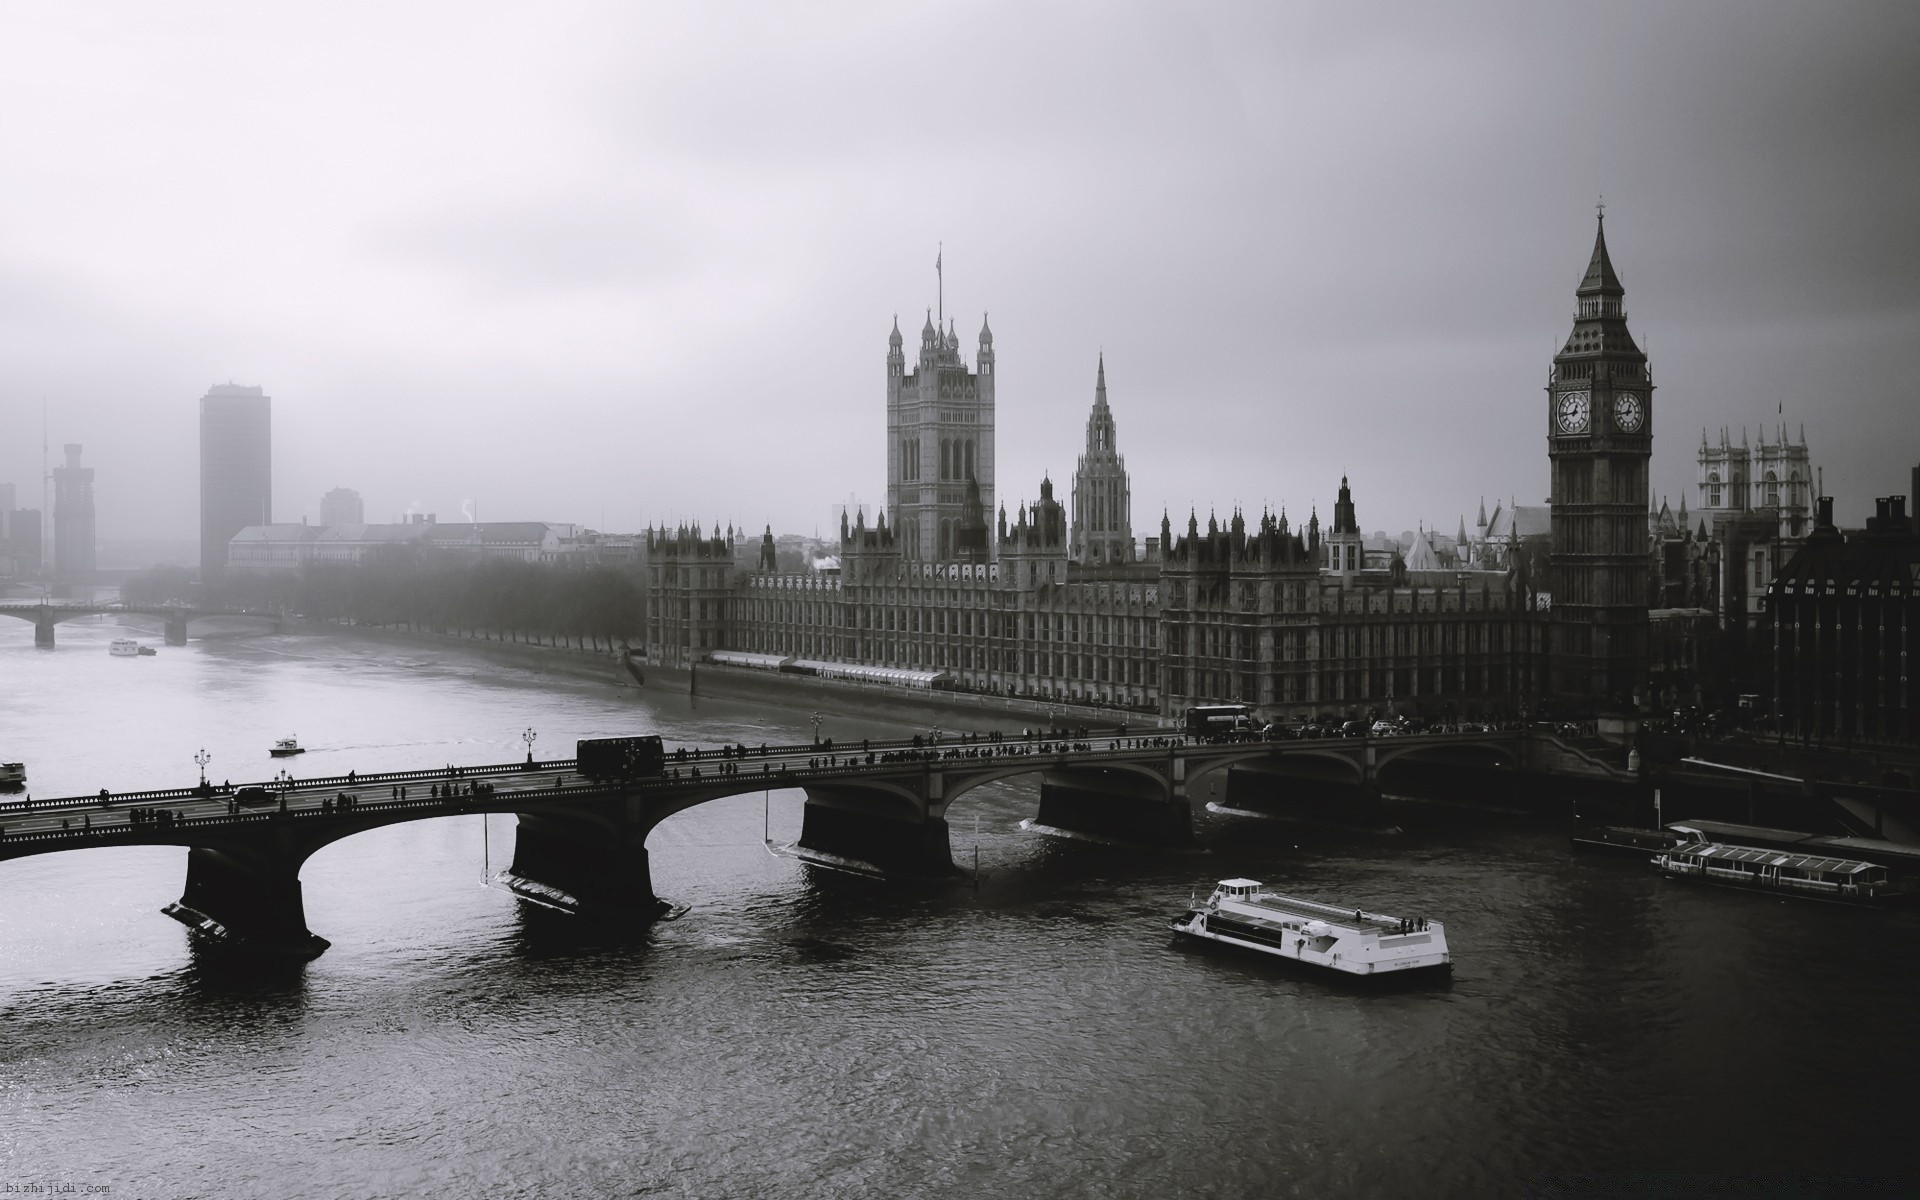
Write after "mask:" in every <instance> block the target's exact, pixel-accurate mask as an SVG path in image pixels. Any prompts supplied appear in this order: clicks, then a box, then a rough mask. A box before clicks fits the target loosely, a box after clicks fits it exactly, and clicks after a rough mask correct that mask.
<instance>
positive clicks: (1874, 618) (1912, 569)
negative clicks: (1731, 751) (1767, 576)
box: [1765, 496, 1920, 745]
mask: <svg viewBox="0 0 1920 1200" xmlns="http://www.w3.org/2000/svg"><path fill="white" fill-rule="evenodd" d="M1906 502H1907V497H1905V496H1884V497H1881V498H1880V499H1879V500H1878V501H1876V502H1875V513H1874V516H1873V517H1872V518H1871V519H1870V520H1868V522H1867V527H1866V529H1865V530H1863V531H1861V532H1859V533H1854V534H1846V535H1843V534H1842V533H1841V532H1840V531H1839V530H1838V529H1836V528H1835V527H1834V524H1833V501H1832V500H1831V499H1827V498H1824V497H1823V498H1821V499H1820V501H1819V503H1818V507H1817V510H1816V515H1815V519H1814V524H1813V528H1812V530H1811V531H1810V532H1809V533H1808V534H1807V536H1806V538H1805V539H1804V540H1803V541H1802V542H1801V543H1800V547H1799V550H1798V552H1797V553H1795V554H1794V556H1793V558H1792V560H1791V561H1789V562H1788V563H1787V564H1786V566H1785V567H1784V568H1783V569H1782V570H1781V571H1780V573H1779V575H1778V576H1777V577H1776V578H1775V579H1773V580H1772V582H1771V583H1770V584H1769V585H1768V600H1769V604H1770V607H1771V609H1772V612H1771V618H1772V619H1771V620H1770V621H1769V622H1768V625H1767V628H1766V630H1765V636H1766V638H1767V640H1768V641H1769V642H1770V643H1771V645H1770V649H1771V652H1772V668H1773V678H1772V692H1773V712H1774V715H1775V717H1776V719H1777V720H1778V721H1779V722H1780V724H1781V727H1782V730H1783V732H1784V733H1785V734H1786V735H1787V736H1789V737H1797V738H1801V739H1805V740H1808V741H1820V742H1842V743H1846V742H1861V741H1866V742H1872V741H1887V742H1897V743H1903V744H1906V745H1913V744H1915V743H1920V678H1916V676H1917V675H1920V673H1916V672H1914V671H1913V670H1912V669H1911V668H1910V666H1909V663H1910V662H1911V651H1910V647H1911V645H1912V641H1913V636H1914V631H1915V630H1920V523H1916V520H1915V518H1914V517H1912V516H1910V515H1909V514H1908V513H1907V509H1906Z"/></svg>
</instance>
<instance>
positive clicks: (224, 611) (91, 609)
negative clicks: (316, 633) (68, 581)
mask: <svg viewBox="0 0 1920 1200" xmlns="http://www.w3.org/2000/svg"><path fill="white" fill-rule="evenodd" d="M101 614H108V615H112V616H125V615H140V616H148V617H163V618H165V619H166V622H167V645H169V646H184V645H186V644H187V623H188V622H189V621H196V620H199V619H200V618H201V617H253V618H256V619H259V620H266V621H272V622H273V624H274V628H276V629H277V628H279V626H280V614H279V613H275V612H260V611H255V610H253V609H245V608H202V607H199V606H196V605H191V604H89V603H84V602H72V601H65V600H42V601H34V602H31V603H25V604H23V603H20V602H18V601H13V602H4V601H0V615H4V616H9V617H18V618H20V619H21V620H22V621H32V622H33V644H34V645H36V646H43V647H46V648H48V649H51V648H52V646H53V627H54V626H55V625H58V624H59V623H60V622H62V621H71V620H73V619H74V618H75V617H91V616H99V615H101Z"/></svg>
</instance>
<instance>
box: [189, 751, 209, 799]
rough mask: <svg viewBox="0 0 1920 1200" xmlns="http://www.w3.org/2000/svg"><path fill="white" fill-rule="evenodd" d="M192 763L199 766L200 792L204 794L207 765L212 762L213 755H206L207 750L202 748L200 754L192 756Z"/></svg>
mask: <svg viewBox="0 0 1920 1200" xmlns="http://www.w3.org/2000/svg"><path fill="white" fill-rule="evenodd" d="M193 761H194V762H196V763H198V764H200V790H201V791H203V792H204V791H206V790H207V764H208V763H210V762H212V761H213V755H211V754H208V753H207V748H206V747H205V746H202V747H200V753H198V754H196V755H194V756H193Z"/></svg>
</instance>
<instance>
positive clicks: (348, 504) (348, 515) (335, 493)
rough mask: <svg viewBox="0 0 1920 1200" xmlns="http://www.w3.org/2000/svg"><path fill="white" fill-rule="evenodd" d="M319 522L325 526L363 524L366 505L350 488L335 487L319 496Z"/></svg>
mask: <svg viewBox="0 0 1920 1200" xmlns="http://www.w3.org/2000/svg"><path fill="white" fill-rule="evenodd" d="M320 523H321V524H322V525H327V526H340V525H365V524H366V523H367V506H366V505H365V504H362V503H361V502H360V493H359V492H356V491H354V490H353V489H352V488H339V487H337V488H335V489H333V490H332V491H330V492H328V493H327V494H326V495H324V496H322V497H320Z"/></svg>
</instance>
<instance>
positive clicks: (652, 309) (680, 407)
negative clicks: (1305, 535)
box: [0, 0, 1920, 538]
mask: <svg viewBox="0 0 1920 1200" xmlns="http://www.w3.org/2000/svg"><path fill="white" fill-rule="evenodd" d="M1602 193H1604V194H1605V197H1606V204H1607V230H1608V242H1609V245H1610V247H1611V249H1612V253H1613V261H1614V263H1615V265H1616V267H1617V268H1618V270H1619V273H1620V276H1621V279H1622V281H1623V282H1624V283H1625V285H1626V289H1627V306H1628V311H1629V314H1630V324H1631V327H1632V329H1633V331H1634V332H1635V334H1636V335H1637V336H1639V337H1640V338H1641V339H1642V340H1643V342H1645V341H1648V340H1650V341H1651V346H1650V352H1651V356H1652V366H1653V372H1654V382H1655V384H1656V385H1657V387H1658V391H1657V392H1656V394H1655V398H1654V404H1653V410H1654V417H1653V423H1654V429H1655V431H1656V438H1655V442H1654V464H1653V479H1654V489H1655V491H1656V492H1657V493H1665V494H1667V495H1669V496H1670V497H1671V498H1672V500H1673V501H1674V502H1675V503H1676V505H1677V503H1678V501H1679V500H1680V498H1681V496H1682V495H1683V494H1685V495H1686V496H1687V497H1688V500H1689V504H1692V503H1694V502H1695V498H1696V493H1695V491H1694V487H1693V484H1694V478H1695V467H1694V454H1695V450H1696V448H1697V447H1698V444H1699V440H1700V430H1701V427H1702V426H1703V425H1704V426H1710V427H1712V428H1713V429H1714V430H1716V436H1717V430H1718V428H1719V427H1720V426H1722V425H1732V426H1735V427H1736V428H1737V427H1739V426H1742V425H1745V426H1748V427H1749V428H1752V429H1755V430H1757V429H1758V428H1759V427H1760V426H1762V425H1769V426H1771V425H1772V424H1773V423H1775V422H1777V421H1779V420H1782V419H1784V420H1785V421H1786V422H1788V423H1789V424H1790V425H1791V426H1792V427H1793V428H1794V429H1795V430H1796V431H1797V430H1798V428H1799V426H1800V424H1801V423H1802V422H1804V423H1805V426H1806V432H1807V438H1808V440H1809V442H1810V443H1811V445H1812V451H1813V456H1814V461H1815V462H1816V464H1818V465H1820V466H1822V467H1823V468H1824V469H1825V474H1826V485H1827V490H1828V491H1829V492H1831V493H1833V494H1835V495H1836V496H1837V497H1838V498H1839V510H1840V514H1841V516H1842V518H1843V519H1850V520H1857V519H1858V518H1859V516H1860V515H1862V514H1863V513H1864V512H1866V511H1868V510H1869V509H1870V507H1871V498H1872V497H1873V496H1874V495H1876V494H1886V493H1890V492H1905V491H1907V490H1908V476H1907V472H1908V471H1909V469H1910V468H1912V467H1913V466H1914V465H1915V463H1916V462H1920V384H1916V382H1915V380H1916V378H1920V376H1916V374H1915V373H1914V371H1913V368H1912V360H1913V358H1914V355H1915V352H1916V349H1920V338H1917V337H1916V334H1920V218H1917V217H1916V215H1915V214H1916V212H1920V5H1914V4H1912V3H1910V2H1902V3H1893V4H1886V5H1867V4H1804V5H1799V6H1787V5H1768V4H1761V3H1756V2H1753V0H1742V2H1740V3H1731V4H1719V5H1716V4H1708V3H1697V2H1690V3H1686V4H1678V5H1674V4H1654V5H1645V6H1628V5H1621V4H1617V3H1611V2H1609V3H1606V4H1599V5H1596V4H1591V3H1588V4H1579V5H1564V6H1555V5H1544V4H1536V3H1525V4H1513V5H1493V6H1486V5H1482V6H1471V7H1469V6H1453V7H1446V8H1442V7H1439V6H1427V5H1405V4H1392V5H1369V4H1359V5H1349V4H1323V5H1299V4H1274V3H1256V4H1247V5H1229V4H1214V3H1208V4H1191V5H1183V4H1153V5H1147V4H1140V5H1121V4H1111V3H1088V4H1083V5H1070V4H1040V3H1033V2H1032V0H1022V2H1020V3H1012V4H1004V5H995V4H946V5H920V4H911V3H908V4H903V3H899V2H898V0H893V2H890V3H872V4H845V5H826V4H817V3H810V4H804V5H782V4H772V3H768V4H759V5H753V6H730V5H723V4H715V3H712V2H710V0H703V2H701V3H694V4H685V5H665V4H638V3H609V4H562V3H554V2H552V0H543V2H542V3H539V4H531V3H528V4H520V5H501V4H489V3H477V2H475V0H462V2H460V3H447V4H440V5H432V4H405V5H394V4H387V3H379V4H351V3H338V2H333V3H327V4H324V5H322V4H315V5H303V6H295V5H288V4H272V5H259V4H251V3H248V4H233V5H207V4H186V3H181V4H167V5H151V4H125V5H114V4H87V5H47V4H41V5H31V6H29V5H16V4H6V5H5V6H3V7H0V481H6V480H12V481H14V482H16V483H18V484H19V485H20V490H21V492H22V493H23V495H22V500H21V503H22V504H23V505H25V504H27V503H29V495H30V494H35V493H37V479H38V476H39V461H40V411H41V403H42V401H43V399H44V401H45V403H46V405H47V409H48V413H49V422H50V436H51V440H52V442H53V444H54V455H55V457H56V458H57V457H58V455H59V445H60V443H63V442H68V441H76V442H81V443H84V444H85V447H86V461H87V463H88V464H89V465H92V466H94V467H96V468H97V469H98V472H99V475H98V484H97V495H98V507H99V518H98V521H99V533H100V536H101V537H102V538H127V537H178V538H193V537H195V536H197V512H198V474H197V472H198V465H197V464H198V449H197V434H196V421H197V416H196V414H197V403H196V402H197V400H198V398H199V396H200V395H201V394H202V393H204V392H205V391H206V389H207V386H208V385H209V384H212V383H215V382H227V381H233V382H237V383H248V384H260V385H262V386H264V387H265V388H266V390H267V391H268V393H269V394H270V395H271V396H272V397H273V414H274V509H275V515H276V517H278V518H280V519H283V520H288V519H291V520H298V519H299V518H300V517H301V515H302V514H306V515H307V516H309V517H310V518H317V514H318V507H319V498H320V495H321V493H322V492H324V491H325V490H327V489H328V488H330V487H333V486H336V485H343V486H348V487H353V488H356V489H358V490H359V491H360V492H361V493H362V494H363V495H364V496H365V498H366V501H367V510H368V517H369V519H373V520H384V519H389V518H390V517H391V516H392V515H393V514H395V513H398V512H400V511H402V510H405V509H406V508H407V507H408V506H409V505H410V504H412V503H414V502H418V503H419V504H420V505H421V506H423V507H424V508H426V509H428V510H432V511H436V512H438V513H439V514H440V516H441V518H442V519H449V518H453V519H457V514H458V513H459V511H460V508H461V504H462V501H464V500H466V499H469V498H472V499H474V500H476V501H477V502H478V510H479V515H480V517H481V519H483V520H485V519H499V520H506V519H543V520H555V521H579V522H582V523H585V524H588V525H592V526H595V527H600V528H608V529H615V530H627V529H636V528H639V527H641V526H643V525H644V524H646V523H648V522H653V521H671V520H674V519H677V518H681V517H693V516H697V517H700V518H703V519H705V520H706V521H708V522H712V521H713V520H715V519H716V518H717V519H718V520H720V521H721V522H726V521H728V520H733V521H737V522H740V523H742V524H743V525H746V526H748V527H750V528H752V529H753V530H755V531H758V529H759V528H760V526H761V525H762V524H764V523H766V522H769V521H771V523H772V524H773V525H774V527H775V529H776V531H796V532H807V533H810V532H812V531H813V530H814V528H815V527H816V526H818V527H819V528H821V529H822V530H825V529H827V528H828V527H829V526H830V525H831V524H832V523H833V513H834V507H833V506H834V505H835V504H836V503H844V502H845V501H846V500H847V499H848V497H849V496H853V497H856V498H858V499H860V500H862V501H865V502H868V503H872V502H874V501H878V500H881V499H883V498H884V487H885V417H884V414H885V374H884V363H885V355H886V349H887V333H888V330H889V328H890V327H891V325H892V322H893V318H894V315H895V314H896V313H898V314H899V318H900V324H901V328H902V330H903V331H904V332H905V333H906V335H907V340H908V348H909V351H911V350H912V348H913V346H914V345H915V343H916V335H917V331H918V329H919V327H920V325H921V323H922V322H923V321H924V319H925V309H926V308H928V307H929V306H932V305H933V304H934V303H935V277H934V271H933V265H934V256H935V252H936V249H937V247H938V246H939V245H940V244H942V243H944V245H945V263H946V268H947V270H946V309H947V311H948V313H950V314H952V315H954V316H955V317H956V318H957V322H958V330H959V333H960V335H961V341H962V345H963V347H964V348H965V354H966V355H967V357H968V358H969V360H971V358H972V354H973V346H974V342H975V338H976V336H977V334H978V332H979V328H980V322H981V315H982V312H983V311H985V312H990V313H991V316H992V325H993V331H994V336H995V344H996V350H997V353H998V364H999V365H998V372H997V374H998V405H999V422H998V438H999V460H998V469H997V474H998V479H999V490H1000V494H1001V497H1002V499H1004V500H1006V501H1007V502H1008V504H1009V507H1011V504H1012V502H1013V501H1015V500H1017V499H1019V498H1020V497H1022V496H1025V497H1027V498H1029V499H1031V498H1032V497H1033V496H1034V495H1035V494H1036V492H1037V490H1038V484H1039V480H1040V477H1041V474H1042V472H1043V471H1051V472H1052V475H1053V478H1054V480H1055V481H1056V483H1057V484H1059V485H1060V486H1061V488H1062V491H1064V490H1065V489H1066V486H1067V481H1068V480H1069V479H1070V477H1071V474H1072V471H1073V465H1074V459H1075V457H1076V455H1077V454H1078V453H1079V451H1080V449H1081V447H1082V444H1083V441H1084V423H1085V419H1086V413H1087V409H1088V406H1089V404H1090V403H1091V401H1092V395H1093V381H1094V367H1095V362H1096V359H1097V356H1098V355H1099V354H1100V352H1101V351H1102V349H1103V348H1104V350H1105V353H1106V360H1107V379H1108V384H1109V389H1110V398H1111V403H1112V405H1113V408H1114V413H1115V418H1116V421H1117V423H1118V428H1119V447H1120V450H1121V451H1122V453H1124V454H1125V455H1126V457H1127V465H1128V467H1129V468H1130V470H1131V472H1132V479H1133V497H1134V514H1133V515H1134V528H1135V532H1136V534H1137V535H1140V536H1145V535H1147V534H1148V533H1156V532H1157V528H1158V524H1159V517H1160V512H1161V508H1162V506H1163V505H1165V506H1166V507H1168V508H1170V509H1172V510H1173V512H1174V513H1175V519H1176V521H1178V520H1181V519H1183V518H1184V515H1185V513H1186V511H1187V509H1188V508H1189V506H1194V507H1197V508H1198V509H1199V511H1200V516H1201V520H1202V521H1203V522H1204V521H1205V519H1206V513H1207V510H1208V509H1209V508H1216V509H1218V510H1220V512H1221V513H1222V515H1223V516H1224V515H1225V513H1226V511H1227V510H1228V509H1229V508H1230V507H1231V506H1232V505H1234V504H1235V503H1239V504H1242V505H1245V506H1248V507H1249V508H1254V509H1257V508H1258V507H1259V506H1260V505H1261V504H1262V503H1271V504H1273V505H1276V506H1278V505H1280V504H1282V503H1284V504H1285V505H1286V507H1287V510H1288V512H1289V515H1290V516H1294V517H1295V518H1303V517H1305V516H1306V514H1307V511H1308V509H1309V507H1310V506H1311V505H1313V504H1314V503H1315V502H1317V503H1318V505H1319V508H1320V511H1321V513H1322V515H1323V516H1324V515H1325V514H1326V513H1327V512H1328V510H1329V509H1330V506H1331V502H1332V499H1333V495H1334V492H1335V490H1336V488H1337V487H1338V485H1339V479H1340V475H1341V474H1342V473H1343V472H1344V473H1347V474H1349V475H1351V476H1352V480H1353V486H1354V491H1355V499H1356V501H1357V503H1358V506H1359V514H1360V520H1361V524H1362V525H1363V526H1364V527H1365V528H1367V529H1369V530H1372V529H1387V530H1390V531H1394V532H1397V531H1399V530H1401V529H1405V528H1411V527H1413V526H1414V525H1415V524H1416V522H1420V521H1425V522H1427V523H1428V524H1430V525H1431V524H1439V525H1441V526H1442V527H1443V528H1444V529H1446V530H1448V531H1451V530H1452V529H1453V527H1454V523H1455V522H1456V521H1457V520H1458V519H1459V517H1460V516H1461V514H1463V513H1464V514H1465V516H1466V518H1467V521H1468V522H1469V524H1471V522H1472V520H1473V517H1474V509H1475V508H1476V506H1477V505H1478V503H1479V501H1480V498H1481V497H1482V496H1485V497H1486V498H1487V499H1488V500H1489V501H1492V500H1493V499H1495V498H1496V497H1505V496H1509V495H1511V496H1513V497H1516V498H1518V499H1519V501H1520V502H1521V503H1523V504H1524V503H1539V502H1541V501H1542V500H1543V499H1544V497H1545V495H1546V491H1547V459H1546V446H1545V441H1546V418H1545V400H1544V397H1543V393H1542V390H1541V389H1542V387H1543V385H1544V383H1545V381H1546V372H1547V368H1548V366H1549V363H1550V360H1551V357H1552V354H1553V353H1554V351H1555V350H1556V349H1557V348H1558V346H1559V345H1560V344H1561V343H1562V342H1563V341H1564V339H1565V337H1566V334H1567V332H1568V330H1569V328H1570V326H1571V323H1572V312H1573V289H1574V287H1575V286H1576V284H1577V283H1578V282H1579V279H1580V276H1581V273H1582V272H1583V270H1584V268H1585V266H1586V263H1587V259H1588V255H1589V253H1590V251H1591V248H1592V243H1593V225H1594V204H1595V201H1596V199H1597V198H1598V197H1599V196H1600V195H1601V194H1602ZM1781 408H1784V417H1780V416H1777V415H1776V414H1777V412H1778V411H1779V410H1780V409H1781Z"/></svg>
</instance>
